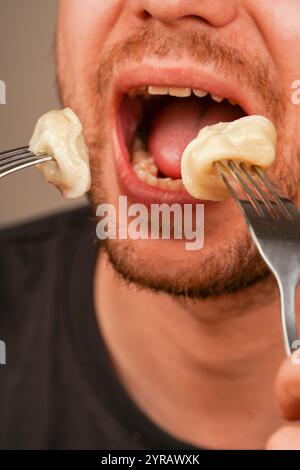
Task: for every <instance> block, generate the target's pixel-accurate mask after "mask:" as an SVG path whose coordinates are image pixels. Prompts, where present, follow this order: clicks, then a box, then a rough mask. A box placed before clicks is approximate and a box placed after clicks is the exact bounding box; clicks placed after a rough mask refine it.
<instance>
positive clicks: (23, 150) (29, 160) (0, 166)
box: [0, 147, 52, 178]
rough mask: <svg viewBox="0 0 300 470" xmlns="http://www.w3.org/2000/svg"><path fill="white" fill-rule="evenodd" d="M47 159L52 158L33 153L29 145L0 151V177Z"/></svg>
mask: <svg viewBox="0 0 300 470" xmlns="http://www.w3.org/2000/svg"><path fill="white" fill-rule="evenodd" d="M49 160H52V157H51V156H50V155H35V154H34V153H33V152H31V151H30V150H29V147H18V148H15V149H12V150H7V151H3V152H0V178H1V177H3V176H6V175H9V174H11V173H14V172H15V171H18V170H21V169H23V168H27V167H30V166H32V165H36V164H38V163H43V162H47V161H49Z"/></svg>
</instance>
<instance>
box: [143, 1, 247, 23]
mask: <svg viewBox="0 0 300 470" xmlns="http://www.w3.org/2000/svg"><path fill="white" fill-rule="evenodd" d="M136 5H138V6H139V8H140V9H141V8H143V11H144V13H147V14H148V15H150V16H151V17H153V18H156V19H157V20H159V21H161V22H163V23H174V22H176V21H178V20H180V19H182V18H187V17H193V18H199V19H202V20H204V21H205V22H206V23H208V24H210V25H211V26H215V27H222V26H226V25H227V24H229V23H231V22H232V20H233V19H234V18H235V17H236V15H237V10H238V0H137V3H136Z"/></svg>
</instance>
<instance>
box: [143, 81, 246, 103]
mask: <svg viewBox="0 0 300 470" xmlns="http://www.w3.org/2000/svg"><path fill="white" fill-rule="evenodd" d="M192 92H193V94H194V95H195V96H197V97H198V98H204V97H205V96H207V95H208V92H207V91H205V90H201V89H200V88H193V89H191V88H187V87H175V86H171V87H166V86H155V85H150V86H148V94H149V95H170V96H176V97H178V98H185V97H188V96H191V94H192ZM144 93H146V91H144ZM140 94H141V91H140ZM211 97H212V99H213V100H214V101H216V102H217V103H221V102H222V101H223V100H224V99H225V98H223V97H222V96H218V95H214V94H211ZM228 101H229V103H230V104H232V105H236V104H237V103H236V102H235V101H233V100H230V99H229V100H228Z"/></svg>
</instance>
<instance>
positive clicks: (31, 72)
mask: <svg viewBox="0 0 300 470" xmlns="http://www.w3.org/2000/svg"><path fill="white" fill-rule="evenodd" d="M0 5H1V14H0V80H4V81H5V83H6V92H7V95H6V104H5V105H4V104H0V150H6V149H10V148H14V147H18V146H23V145H27V144H28V141H29V139H30V137H31V135H32V132H33V127H34V125H35V122H36V120H37V118H38V117H39V116H40V115H41V114H43V113H44V112H47V111H49V110H50V109H53V108H57V107H60V105H59V102H58V99H57V93H56V85H55V67H54V63H55V57H54V41H55V22H56V8H57V2H56V0H0ZM0 201H1V204H0V224H1V225H11V224H14V223H18V222H19V221H23V220H26V219H31V218H35V217H38V216H39V215H41V214H45V213H51V212H54V211H56V210H62V209H65V208H66V207H72V206H74V205H76V206H77V205H79V204H83V203H85V200H79V201H78V200H77V201H72V202H70V201H66V200H64V199H63V198H62V196H61V195H60V193H59V192H58V190H57V189H56V188H54V187H53V186H50V185H49V184H46V182H45V181H44V179H43V177H42V176H41V175H40V173H39V172H38V170H36V169H35V168H31V169H27V170H22V171H21V172H20V173H16V174H14V175H11V176H7V177H5V178H2V179H1V180H0Z"/></svg>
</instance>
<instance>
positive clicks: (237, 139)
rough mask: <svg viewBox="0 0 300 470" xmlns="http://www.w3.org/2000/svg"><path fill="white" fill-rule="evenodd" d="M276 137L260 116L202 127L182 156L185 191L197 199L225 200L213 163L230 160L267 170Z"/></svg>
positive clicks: (273, 129) (267, 120) (274, 132)
mask: <svg viewBox="0 0 300 470" xmlns="http://www.w3.org/2000/svg"><path fill="white" fill-rule="evenodd" d="M276 137H277V136H276V129H275V127H274V125H273V124H272V122H271V121H270V120H269V119H267V118H265V117H263V116H255V115H252V116H246V117H242V118H241V119H237V120H235V121H232V122H220V123H218V124H214V125H212V126H207V127H204V128H203V129H201V131H200V132H199V134H198V136H197V137H196V138H195V139H194V140H192V141H191V142H190V143H189V144H188V145H187V147H186V148H185V150H184V152H183V155H182V160H181V174H182V181H183V184H184V186H185V188H186V190H187V191H188V192H189V193H190V194H191V195H192V196H194V197H195V198H198V199H209V200H212V201H220V200H223V199H227V198H228V197H229V196H230V195H229V193H228V190H227V188H226V186H225V184H224V182H223V180H222V178H221V177H220V176H219V174H218V172H217V170H216V166H215V165H214V163H215V162H217V161H224V160H229V159H230V160H234V161H238V162H245V163H246V164H249V165H250V166H251V165H257V166H259V167H261V168H263V169H267V168H269V167H270V166H271V165H272V163H273V162H274V160H275V147H276Z"/></svg>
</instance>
